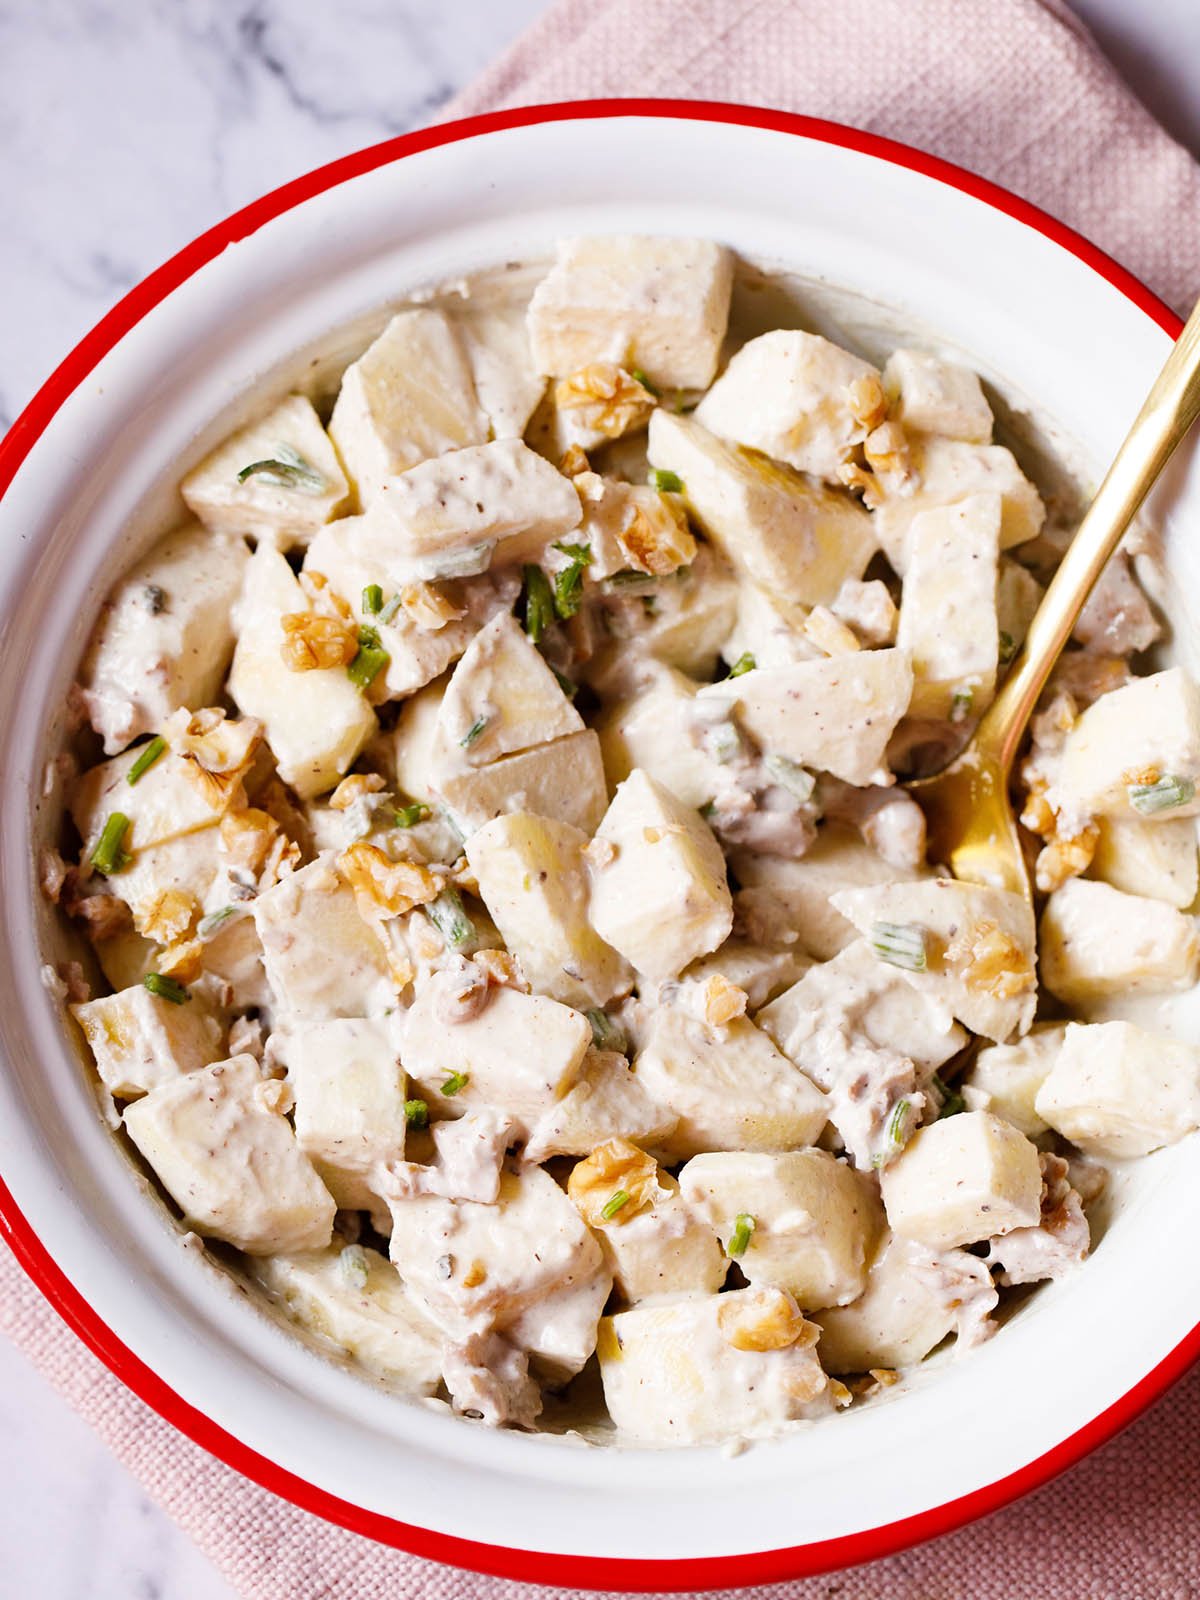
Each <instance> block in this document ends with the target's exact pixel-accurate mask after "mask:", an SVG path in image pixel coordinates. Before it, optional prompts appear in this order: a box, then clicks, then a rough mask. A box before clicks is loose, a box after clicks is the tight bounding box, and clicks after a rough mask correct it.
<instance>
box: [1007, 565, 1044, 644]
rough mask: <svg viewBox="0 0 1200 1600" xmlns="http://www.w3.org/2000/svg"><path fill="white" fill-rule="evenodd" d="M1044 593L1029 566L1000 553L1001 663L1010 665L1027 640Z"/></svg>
mask: <svg viewBox="0 0 1200 1600" xmlns="http://www.w3.org/2000/svg"><path fill="white" fill-rule="evenodd" d="M1044 593H1045V591H1044V590H1043V588H1042V586H1041V584H1040V583H1039V582H1038V581H1037V579H1036V578H1035V577H1034V575H1033V573H1032V572H1030V571H1029V569H1028V568H1027V567H1023V566H1022V565H1021V563H1020V562H1019V561H1013V560H1011V559H1010V558H1009V557H1008V556H1001V557H1000V561H999V563H998V565H997V567H996V628H997V632H998V635H999V657H1000V665H1001V666H1006V665H1007V663H1008V662H1010V661H1011V660H1012V659H1013V657H1014V656H1015V655H1016V653H1017V651H1018V650H1019V649H1020V648H1021V646H1022V645H1023V644H1024V643H1025V635H1026V634H1027V633H1028V632H1029V624H1030V623H1031V622H1032V621H1033V617H1034V613H1035V612H1036V611H1037V608H1038V607H1039V606H1040V605H1041V603H1042V595H1043V594H1044Z"/></svg>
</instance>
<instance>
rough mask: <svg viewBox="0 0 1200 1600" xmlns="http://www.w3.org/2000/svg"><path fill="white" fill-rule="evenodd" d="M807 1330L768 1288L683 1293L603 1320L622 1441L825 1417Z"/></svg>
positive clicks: (698, 1438) (748, 1431) (606, 1368)
mask: <svg viewBox="0 0 1200 1600" xmlns="http://www.w3.org/2000/svg"><path fill="white" fill-rule="evenodd" d="M811 1327H812V1325H811V1324H810V1323H806V1322H805V1321H804V1320H803V1318H802V1317H801V1316H800V1315H799V1313H798V1311H797V1310H796V1308H795V1304H794V1302H792V1301H790V1300H789V1299H788V1297H787V1296H786V1295H785V1294H783V1293H782V1291H780V1290H772V1289H766V1290H764V1289H739V1290H735V1291H734V1292H733V1293H731V1294H713V1295H700V1294H697V1295H689V1296H687V1297H686V1298H684V1299H678V1300H672V1301H669V1302H668V1303H666V1304H663V1305H654V1304H651V1305H645V1306H635V1307H634V1308H633V1309H632V1310H630V1311H619V1312H617V1313H616V1315H615V1316H611V1317H605V1318H604V1319H603V1320H602V1321H601V1323H600V1332H599V1337H598V1340H597V1352H598V1354H599V1357H600V1375H601V1378H602V1379H603V1382H604V1398H605V1401H606V1402H607V1405H608V1411H609V1415H610V1416H611V1417H612V1420H613V1421H614V1422H615V1423H616V1425H617V1427H618V1428H619V1429H620V1430H621V1432H622V1433H623V1434H624V1435H625V1437H626V1438H628V1439H635V1440H639V1441H642V1442H644V1443H647V1444H706V1443H717V1442H719V1441H720V1440H722V1439H728V1438H731V1437H737V1438H754V1437H756V1436H757V1435H761V1434H770V1433H774V1432H776V1431H778V1429H779V1427H780V1425H781V1424H782V1423H785V1422H790V1421H794V1420H795V1419H797V1418H800V1417H808V1416H816V1415H818V1414H820V1413H822V1412H825V1411H828V1410H829V1408H830V1399H829V1396H828V1382H827V1379H826V1377H825V1374H824V1373H823V1372H822V1371H821V1364H820V1362H819V1361H818V1360H817V1356H816V1352H815V1351H814V1350H813V1348H812V1345H811ZM789 1335H791V1336H792V1337H791V1341H790V1342H785V1341H787V1340H788V1339H789Z"/></svg>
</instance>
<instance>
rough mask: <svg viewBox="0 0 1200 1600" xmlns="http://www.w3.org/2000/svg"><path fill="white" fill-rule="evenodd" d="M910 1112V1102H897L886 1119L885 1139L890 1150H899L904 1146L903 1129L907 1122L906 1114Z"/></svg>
mask: <svg viewBox="0 0 1200 1600" xmlns="http://www.w3.org/2000/svg"><path fill="white" fill-rule="evenodd" d="M911 1110H912V1102H911V1100H897V1101H896V1108H895V1110H894V1111H893V1112H892V1114H891V1116H890V1117H889V1118H888V1127H887V1139H888V1146H889V1148H890V1149H892V1150H899V1149H900V1148H901V1147H902V1146H903V1144H904V1129H905V1125H906V1124H907V1122H908V1114H909V1112H910V1111H911Z"/></svg>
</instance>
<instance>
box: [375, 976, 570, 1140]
mask: <svg viewBox="0 0 1200 1600" xmlns="http://www.w3.org/2000/svg"><path fill="white" fill-rule="evenodd" d="M454 985H455V974H453V973H439V974H435V975H434V976H433V977H432V978H431V979H430V980H429V981H428V982H427V983H425V984H423V985H421V987H420V989H419V992H418V994H417V998H416V1001H415V1002H414V1004H413V1005H412V1007H411V1009H410V1010H409V1012H408V1015H407V1017H406V1018H405V1023H404V1039H403V1048H402V1051H401V1057H402V1060H403V1062H404V1066H405V1068H406V1070H407V1071H408V1074H409V1076H410V1077H411V1078H412V1079H413V1080H414V1081H415V1082H416V1083H417V1084H418V1085H419V1086H420V1089H421V1095H422V1098H423V1099H425V1100H427V1101H428V1102H429V1106H430V1109H431V1110H432V1111H433V1112H435V1113H436V1114H438V1115H441V1116H450V1115H453V1114H454V1113H455V1112H456V1111H466V1110H470V1109H472V1108H473V1107H475V1106H492V1107H494V1108H495V1109H496V1110H498V1111H503V1112H504V1113H505V1114H506V1115H507V1116H509V1117H510V1118H511V1119H512V1121H513V1126H514V1136H515V1137H519V1138H524V1137H526V1136H527V1135H528V1133H529V1131H530V1129H531V1128H532V1127H533V1126H534V1125H535V1124H536V1122H537V1121H538V1119H539V1118H540V1117H541V1116H542V1115H544V1113H545V1112H547V1111H549V1110H551V1109H552V1108H553V1107H554V1106H555V1105H556V1104H557V1103H558V1102H559V1100H561V1099H562V1097H563V1095H565V1094H566V1093H567V1091H568V1090H569V1089H570V1088H571V1087H572V1085H573V1084H574V1083H575V1080H576V1079H577V1077H578V1076H579V1072H580V1069H581V1068H582V1066H583V1061H584V1057H585V1056H586V1055H587V1052H588V1049H589V1047H590V1046H591V1043H592V1030H591V1026H590V1025H589V1023H588V1020H587V1018H586V1017H584V1016H582V1015H581V1014H580V1013H579V1012H578V1011H574V1010H572V1009H571V1007H570V1006H564V1005H560V1003H559V1002H558V1001H557V1000H550V999H547V997H546V996H545V995H540V994H521V993H520V992H519V991H518V990H516V989H511V988H507V987H501V988H496V989H492V990H490V991H489V992H488V998H487V1003H486V1004H485V1005H484V1007H483V1009H482V1010H481V1011H480V1012H479V1013H478V1014H477V1015H476V1016H473V1017H469V1018H467V1019H466V1020H464V1021H451V1020H447V1018H448V1017H450V1016H452V1015H453V1013H452V1011H451V1009H450V1007H449V1003H448V997H449V996H450V995H451V994H452V993H453V990H454ZM463 1077H465V1079H466V1081H465V1082H464V1083H461V1084H460V1083H459V1082H458V1080H459V1079H461V1078H463ZM447 1083H450V1084H451V1085H452V1088H451V1089H450V1090H447V1089H446V1087H445V1086H446V1084H447Z"/></svg>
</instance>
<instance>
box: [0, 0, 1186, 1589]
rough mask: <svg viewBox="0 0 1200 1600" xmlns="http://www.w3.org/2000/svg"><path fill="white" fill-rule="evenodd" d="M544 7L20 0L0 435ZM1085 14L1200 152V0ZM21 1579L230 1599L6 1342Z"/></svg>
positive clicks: (1, 12)
mask: <svg viewBox="0 0 1200 1600" xmlns="http://www.w3.org/2000/svg"><path fill="white" fill-rule="evenodd" d="M544 3H545V0H334V3H330V0H254V3H248V4H242V3H238V0H0V216H3V218H4V227H3V230H0V308H2V311H0V315H2V317H3V337H2V339H0V431H3V429H5V428H7V426H8V425H9V423H11V421H12V420H13V418H14V417H15V416H16V415H17V413H18V412H19V411H20V409H21V408H22V407H23V406H24V404H25V403H26V401H27V400H28V399H29V398H30V396H31V395H32V394H33V392H34V390H35V389H36V388H37V386H38V384H39V383H40V382H41V381H42V380H43V379H44V378H45V376H46V375H47V374H48V373H49V372H50V370H51V369H52V368H53V367H54V365H55V364H56V363H57V362H58V361H59V360H60V359H61V358H62V357H63V356H64V355H65V354H66V353H67V351H68V350H69V349H70V348H71V346H72V345H73V344H74V343H75V342H76V341H77V340H78V339H79V338H80V337H81V335H82V334H84V333H85V332H86V331H87V329H88V328H89V327H90V326H91V325H92V324H93V323H94V322H95V321H96V320H97V318H99V317H100V316H102V315H103V313H104V312H105V311H106V310H108V308H109V307H110V306H111V305H112V304H113V302H114V301H115V300H117V299H118V298H119V297H120V296H121V295H122V294H123V293H124V292H125V291H126V290H127V289H128V288H129V287H130V286H131V285H132V284H134V283H135V282H136V281H137V280H138V279H139V278H141V277H142V276H143V275H144V274H145V273H146V272H148V271H149V270H151V269H152V268H153V267H155V266H156V265H157V264H158V263H159V262H160V261H162V260H163V259H165V258H166V257H167V256H168V255H170V254H171V253H172V252H173V251H175V250H177V249H178V248H179V247H180V246H181V245H183V244H185V243H186V242H187V241H188V240H189V239H191V238H193V237H194V236H195V235H196V234H197V233H199V232H200V231H201V230H202V229H204V228H206V227H208V226H209V225H210V224H212V223H214V222H216V221H218V220H219V219H220V218H221V217H222V216H224V215H225V214H226V213H228V212H229V211H230V210H232V209H234V208H235V207H237V206H240V205H242V204H244V203H245V202H246V201H248V200H251V199H253V198H254V197H255V196H256V195H259V194H261V193H263V192H264V191H265V190H267V189H270V188H273V187H274V186H275V185H277V184H279V183H282V182H285V181H286V180H287V179H289V178H292V177H295V176H296V175H297V174H299V173H302V172H304V171H306V170H308V169H309V168H311V167H314V166H317V165H319V164H320V163H322V162H325V161H329V160H331V159H333V158H334V157H336V156H339V155H343V154H345V153H346V152H347V151H350V150H354V149H357V148H360V147H362V146H363V145H368V144H372V143H374V142H376V141H377V140H380V139H385V138H388V137H389V136H390V135H393V134H395V133H398V132H402V131H403V130H405V129H406V128H409V127H412V126H415V125H417V124H419V123H421V122H423V121H425V120H427V119H428V118H429V117H430V116H432V115H433V114H434V113H435V112H436V111H437V110H438V108H439V107H440V106H441V105H443V104H444V103H445V101H446V100H448V99H449V98H450V96H451V95H452V94H454V93H455V91H456V90H457V89H458V88H459V87H461V86H462V85H464V84H465V83H467V82H468V81H469V80H470V78H471V77H472V76H473V75H474V74H475V73H476V72H477V71H479V69H480V68H482V67H483V66H484V65H485V64H486V63H487V62H488V61H489V60H491V59H492V58H493V57H494V56H495V55H496V54H497V53H498V52H499V51H500V50H501V49H503V48H504V46H505V45H507V44H508V43H509V41H510V40H511V39H512V38H513V37H515V35H516V34H517V33H519V32H520V31H521V29H522V28H523V27H525V26H526V25H527V23H528V22H530V21H532V20H533V18H534V17H535V16H536V15H537V14H538V13H539V12H540V11H541V9H542V7H543V4H544ZM597 3H598V4H599V3H602V0H597ZM829 3H830V4H832V3H834V0H829ZM996 3H1000V0H996ZM1076 9H1077V10H1079V11H1080V13H1081V14H1082V15H1083V16H1084V17H1085V18H1086V19H1087V20H1088V21H1089V22H1091V23H1092V24H1093V25H1094V26H1095V27H1096V28H1097V30H1098V33H1099V35H1100V38H1101V41H1102V43H1103V44H1104V45H1105V47H1106V48H1107V49H1108V50H1109V51H1110V53H1111V54H1112V55H1113V58H1114V59H1115V60H1116V61H1117V63H1118V64H1119V65H1120V66H1121V67H1122V69H1123V70H1124V71H1126V73H1127V74H1128V75H1129V77H1130V80H1131V81H1132V82H1133V84H1134V85H1135V87H1136V88H1137V89H1138V91H1139V93H1140V94H1141V95H1142V97H1143V98H1144V99H1145V100H1146V102H1147V103H1148V104H1149V105H1150V106H1151V108H1152V109H1154V110H1156V111H1158V112H1159V113H1160V115H1161V116H1162V117H1163V119H1164V121H1166V123H1167V125H1168V127H1170V128H1171V130H1172V131H1173V132H1175V134H1176V136H1177V137H1180V138H1183V139H1184V140H1185V141H1186V142H1189V143H1190V144H1191V145H1192V147H1193V149H1200V90H1197V88H1196V85H1197V84H1200V29H1197V27H1196V24H1195V0H1159V3H1158V4H1157V5H1155V6H1148V5H1141V6H1133V5H1130V4H1129V3H1128V0H1076ZM636 87H637V86H636V85H634V84H631V85H630V89H631V91H633V92H636ZM0 1572H2V1573H3V1579H2V1580H0V1588H2V1589H3V1592H4V1593H5V1594H13V1595H36V1596H37V1597H38V1600H230V1597H231V1594H232V1591H231V1590H230V1589H229V1588H228V1586H227V1585H226V1584H225V1583H224V1582H223V1581H222V1580H221V1579H220V1578H219V1577H218V1575H217V1574H216V1572H215V1571H214V1570H213V1568H212V1567H211V1566H210V1565H209V1563H208V1562H207V1560H206V1559H205V1558H204V1557H203V1556H201V1555H200V1554H199V1553H198V1552H197V1551H196V1550H195V1549H194V1547H193V1546H192V1544H191V1542H190V1540H189V1539H188V1538H187V1537H186V1535H184V1534H183V1533H181V1532H180V1531H179V1530H178V1529H177V1528H176V1527H175V1525H174V1524H173V1523H172V1522H171V1521H170V1519H169V1518H168V1517H167V1516H166V1515H165V1514H164V1513H163V1512H161V1511H160V1510H159V1509H158V1508H157V1507H156V1506H155V1505H154V1504H153V1503H152V1502H151V1501H150V1500H149V1499H148V1498H147V1496H146V1495H145V1494H144V1493H143V1492H142V1491H141V1489H140V1488H139V1486H138V1485H137V1483H136V1482H135V1480H134V1479H133V1478H132V1477H131V1476H130V1475H129V1474H128V1473H126V1472H125V1471H124V1470H123V1469H122V1468H120V1467H118V1466H117V1465H116V1464H115V1463H114V1462H113V1460H112V1458H111V1457H110V1456H109V1454H108V1452H107V1450H106V1448H105V1447H104V1445H103V1444H101V1443H100V1441H99V1440H98V1439H97V1438H96V1437H95V1435H94V1434H93V1433H92V1432H91V1430H90V1429H89V1428H88V1427H87V1425H86V1424H85V1423H83V1422H82V1421H81V1420H80V1419H79V1418H78V1417H76V1416H74V1414H73V1413H72V1412H71V1411H70V1410H69V1409H68V1408H67V1406H66V1405H65V1404H64V1403H63V1402H62V1401H61V1400H59V1399H58V1397H57V1396H56V1395H55V1394H54V1393H53V1392H52V1391H51V1390H50V1388H49V1387H48V1386H47V1385H46V1384H45V1383H44V1382H43V1381H42V1380H41V1379H40V1378H39V1377H38V1376H37V1375H36V1374H35V1373H34V1372H33V1371H32V1369H31V1368H30V1367H29V1365H28V1363H27V1362H26V1361H25V1359H24V1357H23V1356H21V1355H19V1354H18V1353H17V1352H16V1351H15V1350H14V1349H13V1348H12V1347H11V1346H9V1345H8V1344H6V1343H5V1342H4V1341H3V1340H0Z"/></svg>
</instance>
